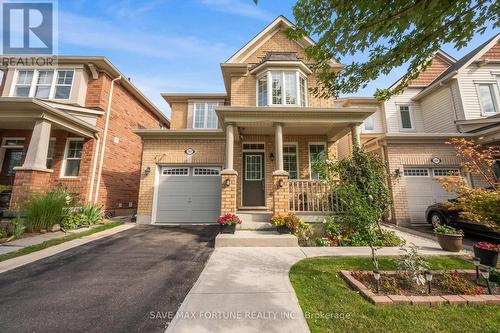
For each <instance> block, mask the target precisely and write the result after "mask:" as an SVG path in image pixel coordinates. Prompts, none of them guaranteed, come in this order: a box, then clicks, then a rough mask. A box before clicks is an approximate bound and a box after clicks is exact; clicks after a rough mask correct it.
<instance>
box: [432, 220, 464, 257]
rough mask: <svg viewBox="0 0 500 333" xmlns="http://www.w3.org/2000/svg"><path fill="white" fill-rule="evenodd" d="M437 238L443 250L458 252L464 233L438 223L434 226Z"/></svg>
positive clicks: (460, 248)
mask: <svg viewBox="0 0 500 333" xmlns="http://www.w3.org/2000/svg"><path fill="white" fill-rule="evenodd" d="M434 232H435V233H436V236H437V240H438V243H439V245H440V246H441V248H442V249H443V250H445V251H450V252H460V250H462V240H463V238H464V233H463V231H462V230H457V229H455V228H453V227H450V226H447V225H438V226H437V227H436V228H434Z"/></svg>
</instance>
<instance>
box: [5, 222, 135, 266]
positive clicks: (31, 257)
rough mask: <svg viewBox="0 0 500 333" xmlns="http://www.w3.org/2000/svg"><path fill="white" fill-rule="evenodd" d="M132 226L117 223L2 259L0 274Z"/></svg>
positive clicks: (131, 224)
mask: <svg viewBox="0 0 500 333" xmlns="http://www.w3.org/2000/svg"><path fill="white" fill-rule="evenodd" d="M133 227H135V224H134V223H125V224H122V225H119V226H117V227H114V228H111V229H107V230H104V231H101V232H97V233H95V234H92V235H88V236H83V237H81V238H77V239H73V240H70V241H67V242H64V243H61V244H58V245H54V246H51V247H48V248H46V249H43V250H40V251H36V252H32V253H29V254H26V255H24V256H20V257H16V258H12V259H8V260H5V261H2V262H0V274H1V273H4V272H7V271H10V270H12V269H14V268H17V267H21V266H24V265H27V264H30V263H32V262H35V261H37V260H40V259H44V258H47V257H50V256H53V255H55V254H58V253H61V252H64V251H66V250H69V249H72V248H74V247H77V246H80V245H83V244H87V243H90V242H93V241H95V240H98V239H101V238H104V237H108V236H111V235H114V234H117V233H119V232H122V231H125V230H128V229H131V228H133Z"/></svg>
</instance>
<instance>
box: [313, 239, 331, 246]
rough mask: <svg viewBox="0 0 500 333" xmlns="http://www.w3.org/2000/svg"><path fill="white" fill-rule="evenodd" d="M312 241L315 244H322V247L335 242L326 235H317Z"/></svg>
mask: <svg viewBox="0 0 500 333" xmlns="http://www.w3.org/2000/svg"><path fill="white" fill-rule="evenodd" d="M314 243H315V244H316V246H323V247H330V246H334V244H336V243H334V241H332V240H331V239H330V238H328V237H318V238H316V239H315V240H314Z"/></svg>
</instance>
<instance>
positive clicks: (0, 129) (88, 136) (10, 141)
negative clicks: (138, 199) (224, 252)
mask: <svg viewBox="0 0 500 333" xmlns="http://www.w3.org/2000/svg"><path fill="white" fill-rule="evenodd" d="M55 104H56V103H51V102H45V101H41V100H37V99H24V98H0V142H1V143H0V185H3V187H4V188H9V189H10V191H9V192H10V195H9V196H8V197H7V196H5V195H3V196H2V204H1V207H0V211H1V210H4V209H7V208H9V207H10V208H15V207H17V206H19V205H20V204H21V203H22V202H23V200H24V199H25V198H26V197H28V196H29V195H30V194H32V193H35V192H44V191H48V190H50V189H51V188H52V187H53V186H56V185H57V184H61V185H64V186H65V187H67V188H69V189H70V191H71V192H74V193H75V194H77V195H80V196H84V195H85V193H86V189H87V186H88V184H87V177H86V176H84V177H82V173H83V172H82V171H86V168H88V164H89V163H90V162H91V161H90V160H89V161H86V160H85V159H84V158H83V157H85V155H86V152H87V151H89V150H92V149H93V142H94V140H93V139H95V138H96V135H97V133H98V132H99V130H98V129H97V128H96V127H95V126H93V125H92V124H90V123H88V122H86V121H84V120H82V119H79V118H78V117H77V116H75V115H71V114H69V113H66V112H64V111H63V110H61V109H59V108H57V107H56V106H55ZM67 107H69V108H74V109H75V110H74V113H75V114H77V113H78V110H77V109H78V108H76V107H71V106H67ZM96 112H97V111H96ZM75 175H76V176H75Z"/></svg>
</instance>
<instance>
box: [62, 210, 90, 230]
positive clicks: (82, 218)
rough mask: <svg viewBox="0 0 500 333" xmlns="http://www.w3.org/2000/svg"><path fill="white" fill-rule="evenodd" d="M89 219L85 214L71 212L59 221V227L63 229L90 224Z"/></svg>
mask: <svg viewBox="0 0 500 333" xmlns="http://www.w3.org/2000/svg"><path fill="white" fill-rule="evenodd" d="M90 224H91V223H90V220H89V218H88V217H87V215H85V214H82V213H77V212H73V213H70V214H69V215H67V216H66V217H65V218H64V220H63V221H62V223H61V228H62V229H64V230H69V229H75V228H78V227H82V226H86V225H90Z"/></svg>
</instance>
